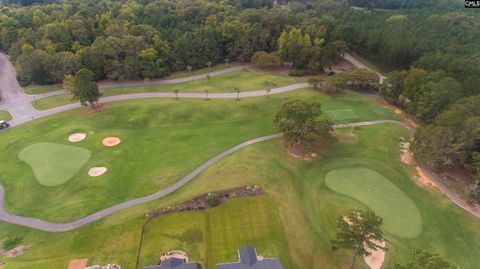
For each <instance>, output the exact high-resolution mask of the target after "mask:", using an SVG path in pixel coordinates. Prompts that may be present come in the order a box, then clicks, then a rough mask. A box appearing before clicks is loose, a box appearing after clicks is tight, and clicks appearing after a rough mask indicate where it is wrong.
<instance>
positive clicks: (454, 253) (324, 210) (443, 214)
mask: <svg viewBox="0 0 480 269" xmlns="http://www.w3.org/2000/svg"><path fill="white" fill-rule="evenodd" d="M350 132H351V130H343V131H338V134H339V140H338V142H337V143H336V144H334V145H332V146H331V147H329V148H328V149H327V150H326V151H324V152H322V154H321V157H320V158H318V159H315V160H313V161H311V162H308V161H303V160H298V159H292V158H290V157H288V155H287V154H286V152H285V150H284V148H283V142H282V141H281V140H280V139H279V140H275V141H271V142H264V143H261V144H256V145H252V146H249V147H247V148H245V149H243V150H241V151H239V152H237V153H234V154H233V155H231V156H228V157H227V158H225V159H223V160H221V161H220V162H218V163H217V164H215V165H214V166H212V167H211V168H209V169H207V170H206V171H205V172H204V173H202V174H201V175H200V176H199V177H198V178H196V179H194V180H193V181H192V182H190V183H188V184H187V185H186V186H184V187H183V188H181V189H180V190H178V191H176V192H175V193H173V194H171V195H169V196H167V197H165V198H163V199H159V200H157V201H153V202H150V203H146V204H142V205H139V206H135V207H133V208H129V209H127V210H123V211H121V212H118V213H116V214H113V215H112V216H109V217H107V218H105V219H103V220H101V221H98V222H95V223H92V224H90V225H87V226H85V227H82V228H80V229H76V230H74V231H70V232H65V233H44V232H39V231H35V230H32V229H27V228H21V227H18V226H15V225H10V224H5V223H0V238H5V237H8V236H22V237H23V240H22V242H23V243H24V244H29V245H31V248H30V250H29V251H28V252H27V253H26V254H24V255H22V256H19V257H17V258H15V259H8V260H7V264H6V266H5V268H6V269H12V268H14V269H27V268H28V269H29V268H36V269H49V268H64V267H66V265H67V263H68V260H69V259H72V258H89V259H90V263H89V265H92V264H99V263H101V264H106V263H111V262H117V263H119V264H120V265H122V268H124V269H134V268H135V266H134V265H135V261H136V255H137V250H138V244H139V241H140V230H141V226H142V223H143V219H144V214H145V212H148V211H152V210H155V209H158V208H162V207H166V206H169V205H174V204H177V203H180V202H182V201H185V200H188V199H191V198H193V197H195V196H197V195H200V194H202V193H205V192H209V191H214V190H220V189H226V188H232V187H238V186H243V185H249V184H250V185H251V184H258V185H260V186H262V187H263V188H264V189H265V191H266V193H267V194H266V195H267V197H266V198H268V200H269V203H270V204H271V207H273V208H274V209H273V211H276V212H278V217H279V220H280V223H281V226H282V227H283V230H284V232H285V235H286V236H285V238H286V239H287V241H288V245H287V247H288V251H289V253H290V256H291V262H292V264H293V266H292V267H291V268H295V269H303V268H342V267H345V266H346V265H347V263H348V262H349V258H350V255H351V252H350V251H340V252H332V251H331V245H330V240H331V239H333V237H334V235H335V231H336V220H337V219H338V218H340V217H341V216H343V215H344V214H345V213H346V212H348V211H349V210H352V209H369V207H368V206H367V205H366V204H364V203H362V202H361V201H359V200H356V199H354V198H351V197H347V196H345V195H342V194H339V193H337V192H336V191H333V190H331V189H330V188H329V187H328V186H326V184H325V177H326V176H327V175H328V173H329V172H331V171H335V170H338V169H345V168H349V167H354V168H355V167H361V168H366V169H370V170H372V171H375V172H377V173H378V174H380V175H382V177H384V178H386V179H387V180H389V181H390V182H391V183H392V184H394V185H395V186H396V187H397V188H398V189H399V190H401V191H402V192H403V193H404V194H405V195H406V196H408V197H409V198H410V199H411V200H412V202H413V203H414V204H415V205H416V207H417V208H418V209H419V211H420V214H421V216H422V220H423V225H422V231H421V234H420V235H418V236H417V237H415V238H413V239H406V238H402V237H397V236H395V235H394V234H392V233H390V232H388V231H386V236H387V240H388V241H387V247H388V248H389V251H388V252H387V260H386V266H391V265H392V264H393V263H395V262H402V261H405V260H406V259H408V258H409V257H410V255H411V253H412V251H413V249H414V248H416V247H422V248H425V249H427V250H429V251H432V252H438V253H440V254H441V255H442V256H444V257H446V258H447V259H448V260H450V261H451V262H453V263H455V264H456V265H458V266H459V268H462V269H464V268H465V269H476V268H477V267H478V264H479V262H480V257H479V256H478V249H480V233H479V231H480V221H479V220H478V219H476V218H474V217H473V216H471V215H470V214H469V213H467V212H466V211H464V210H462V209H460V208H458V207H457V206H456V205H454V204H453V203H452V202H451V201H450V200H448V199H447V198H446V197H444V196H443V195H442V194H440V193H439V192H438V191H436V190H435V189H432V188H426V187H420V186H419V184H417V183H416V182H415V181H414V180H413V179H412V178H411V176H412V173H413V172H414V169H413V167H407V166H405V165H404V164H403V163H402V162H401V161H400V151H399V142H400V139H399V137H400V136H403V137H404V138H408V137H409V133H408V132H407V131H406V130H405V129H403V128H402V127H400V126H397V125H393V124H383V125H375V126H364V127H360V128H355V129H354V130H353V133H352V134H350ZM7 194H8V192H7ZM238 201H240V200H238ZM219 209H221V208H219ZM229 211H230V212H231V213H232V214H234V210H229ZM183 214H184V215H183ZM197 214H200V215H201V213H198V212H187V213H182V215H181V216H180V215H177V216H178V217H177V216H176V217H175V218H173V217H170V216H168V217H167V218H166V219H165V222H159V224H158V225H160V226H162V225H163V223H167V222H170V223H174V224H175V225H178V229H177V228H175V227H172V228H171V229H170V230H168V233H169V234H170V233H171V234H180V235H182V234H184V233H185V234H184V235H186V236H187V238H198V237H196V236H195V234H196V233H192V231H189V229H190V228H191V226H192V225H190V224H189V222H191V223H192V224H195V223H198V221H199V220H198V218H200V217H199V216H198V215H197ZM378 214H381V215H383V214H382V213H378ZM161 220H162V217H161V218H159V219H158V221H161ZM165 225H167V224H165ZM157 227H158V226H157ZM169 227H170V226H169ZM198 227H200V228H202V226H197V228H198ZM156 233H157V234H160V233H162V232H161V231H159V230H158V229H156ZM197 234H198V233H197ZM204 238H207V237H204ZM160 239H161V238H160ZM196 240H198V239H196ZM162 242H163V240H159V241H158V242H157V243H155V244H152V245H151V246H152V248H151V249H150V250H148V251H147V252H146V255H150V256H148V257H150V258H152V259H154V256H155V255H158V254H157V253H156V248H160V247H161V246H162ZM169 242H172V241H169ZM200 245H201V244H197V246H198V247H199V248H198V250H197V252H195V251H194V250H189V249H187V250H188V251H191V252H192V253H194V254H193V255H197V254H198V256H195V257H204V256H206V255H207V254H202V253H201V252H200V251H201V250H200ZM178 246H179V247H180V246H183V245H182V244H181V243H179V245H178ZM275 246H276V247H277V248H278V249H282V245H281V244H275ZM169 247H170V245H169V246H168V248H169ZM206 249H207V250H208V248H206ZM158 251H159V252H161V250H158ZM225 252H230V251H229V250H227V249H225ZM148 253H150V254H148ZM234 254H235V253H234ZM234 254H233V255H234ZM142 255H143V254H142ZM260 255H262V254H261V253H260ZM265 256H267V255H265ZM357 261H358V264H357V266H356V267H355V268H360V269H365V268H367V266H366V265H365V264H363V262H362V259H361V258H360V259H358V260H357ZM286 268H287V269H288V267H286Z"/></svg>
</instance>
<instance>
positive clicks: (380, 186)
mask: <svg viewBox="0 0 480 269" xmlns="http://www.w3.org/2000/svg"><path fill="white" fill-rule="evenodd" d="M325 182H326V184H327V186H328V187H329V188H330V189H332V190H334V191H336V192H339V193H341V194H344V195H347V196H349V197H352V198H354V199H356V200H358V201H360V202H362V203H364V204H365V205H367V206H368V207H369V208H370V209H371V210H373V211H374V212H375V213H376V214H378V215H380V216H381V217H382V218H383V229H384V230H385V231H386V232H389V233H391V234H393V235H396V236H399V237H402V238H415V237H417V236H418V235H419V234H420V233H421V231H422V223H423V221H422V217H421V215H420V211H419V210H418V208H417V206H416V205H415V204H414V202H413V201H412V200H411V199H410V198H409V197H408V196H407V195H405V193H404V192H403V191H401V190H400V189H399V188H398V187H397V186H395V185H394V184H393V183H391V182H390V181H389V180H388V179H386V178H385V177H383V176H382V175H380V174H379V173H377V172H375V171H373V170H370V169H366V168H342V169H336V170H333V171H330V172H329V173H328V174H327V176H326V178H325Z"/></svg>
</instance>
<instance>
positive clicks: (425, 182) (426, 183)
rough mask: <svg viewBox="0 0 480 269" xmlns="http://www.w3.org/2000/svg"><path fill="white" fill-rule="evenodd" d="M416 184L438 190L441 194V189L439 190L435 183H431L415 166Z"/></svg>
mask: <svg viewBox="0 0 480 269" xmlns="http://www.w3.org/2000/svg"><path fill="white" fill-rule="evenodd" d="M416 178H417V180H418V182H419V183H420V184H421V185H423V186H427V187H431V188H435V189H437V190H439V191H440V192H442V189H440V187H438V185H437V184H436V183H435V181H433V180H432V179H431V178H430V177H429V176H428V175H427V174H426V173H424V172H423V171H422V169H421V168H420V167H418V166H417V176H416Z"/></svg>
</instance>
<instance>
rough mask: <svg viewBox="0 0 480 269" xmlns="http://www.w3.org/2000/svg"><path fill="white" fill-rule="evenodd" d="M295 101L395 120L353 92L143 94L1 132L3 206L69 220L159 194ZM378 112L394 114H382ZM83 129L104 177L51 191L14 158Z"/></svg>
mask: <svg viewBox="0 0 480 269" xmlns="http://www.w3.org/2000/svg"><path fill="white" fill-rule="evenodd" d="M296 98H300V99H304V100H317V101H319V102H321V103H322V107H324V108H325V109H331V108H333V107H335V108H338V109H344V108H348V107H352V110H353V111H354V112H355V113H356V114H357V115H359V116H360V117H361V120H376V119H387V118H389V119H395V118H396V116H395V114H394V113H393V112H392V111H390V110H388V109H383V108H382V107H381V106H379V105H378V103H376V102H375V101H372V100H370V99H368V98H366V97H363V96H360V95H357V94H353V93H345V94H342V95H338V96H327V95H323V94H321V93H318V92H315V91H312V90H298V91H295V92H289V93H284V94H279V95H274V96H271V98H269V99H267V98H265V97H258V98H245V99H243V100H241V101H234V100H210V101H208V102H207V101H203V100H200V99H195V100H193V99H180V100H174V99H143V100H132V101H124V102H115V103H110V104H106V105H105V106H104V108H103V109H102V110H99V111H96V112H94V111H92V110H89V109H86V108H85V109H77V110H72V111H68V112H65V113H61V114H57V115H54V116H51V117H46V118H43V119H39V120H37V121H34V122H31V123H27V124H24V125H22V126H19V127H16V128H14V129H12V130H10V131H9V132H5V133H2V135H1V136H0V149H1V150H2V151H3V153H4V154H2V155H0V161H1V162H2V163H3V164H4V165H3V166H1V167H0V175H2V176H1V177H0V182H1V184H2V185H4V186H5V188H6V190H7V191H6V193H7V196H6V200H5V205H6V207H7V209H8V210H9V211H10V212H14V213H18V214H22V215H26V216H33V217H38V218H44V219H49V220H54V221H62V222H64V221H68V220H72V219H77V218H79V217H80V216H85V215H87V214H91V213H93V212H95V211H98V210H100V209H103V208H105V207H108V206H112V205H115V204H118V203H120V202H123V201H126V200H129V199H133V198H136V197H139V196H144V195H147V194H150V193H153V192H155V191H157V190H160V189H162V188H164V187H166V186H168V185H170V184H172V183H174V182H176V181H177V180H179V179H180V178H181V177H183V176H185V175H187V174H188V173H189V172H191V171H192V170H193V169H194V168H196V167H197V166H199V165H201V164H202V163H203V162H205V161H206V160H207V159H209V158H211V157H212V156H214V155H216V154H218V153H220V152H222V151H224V150H226V149H228V148H230V147H232V146H234V145H237V144H239V143H241V142H243V141H246V140H248V139H251V138H254V137H258V136H262V135H267V134H272V133H275V132H276V131H275V129H274V127H273V124H272V119H273V115H274V114H275V112H276V111H277V109H278V108H279V107H280V106H281V105H282V104H283V103H285V102H287V101H289V100H292V99H296ZM378 109H381V110H382V109H383V110H384V111H383V114H386V115H388V117H385V116H383V115H382V116H380V114H378V113H377V112H376V111H377V110H378ZM79 131H81V132H86V133H88V134H89V135H88V138H87V139H86V140H84V141H82V143H81V146H82V148H84V149H87V150H89V151H90V152H92V157H91V160H90V161H89V163H88V164H89V165H88V167H91V166H105V167H107V168H108V173H106V174H105V175H103V176H102V178H101V180H99V179H95V180H93V179H92V178H91V177H89V176H88V175H87V171H84V172H82V173H77V174H75V175H74V176H73V178H71V180H69V181H68V182H66V183H65V184H63V185H62V186H59V187H55V188H52V187H50V188H48V189H45V188H42V187H41V186H39V185H38V183H37V181H36V179H35V176H34V174H33V173H32V172H31V169H28V168H27V167H26V166H25V163H23V162H21V161H20V160H18V159H16V158H11V157H10V156H16V155H17V154H18V153H19V152H20V151H21V150H23V149H24V148H25V147H27V146H29V145H32V144H35V143H39V142H50V143H59V141H62V142H63V141H65V142H64V143H68V142H66V139H67V137H68V136H69V135H70V134H71V133H74V132H79ZM106 136H119V137H121V138H122V141H123V143H122V144H120V145H119V146H117V147H115V148H105V147H104V146H103V145H101V140H102V139H103V138H104V137H106ZM66 159H68V158H66ZM105 193H108V194H109V195H103V194H105ZM26 194H28V195H26ZM48 197H56V199H48ZM92 197H95V199H92ZM65 201H68V202H65Z"/></svg>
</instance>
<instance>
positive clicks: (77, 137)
mask: <svg viewBox="0 0 480 269" xmlns="http://www.w3.org/2000/svg"><path fill="white" fill-rule="evenodd" d="M86 137H87V134H86V133H74V134H71V135H70V136H69V137H68V141H69V142H72V143H77V142H80V141H82V140H83V139H85V138H86Z"/></svg>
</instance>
